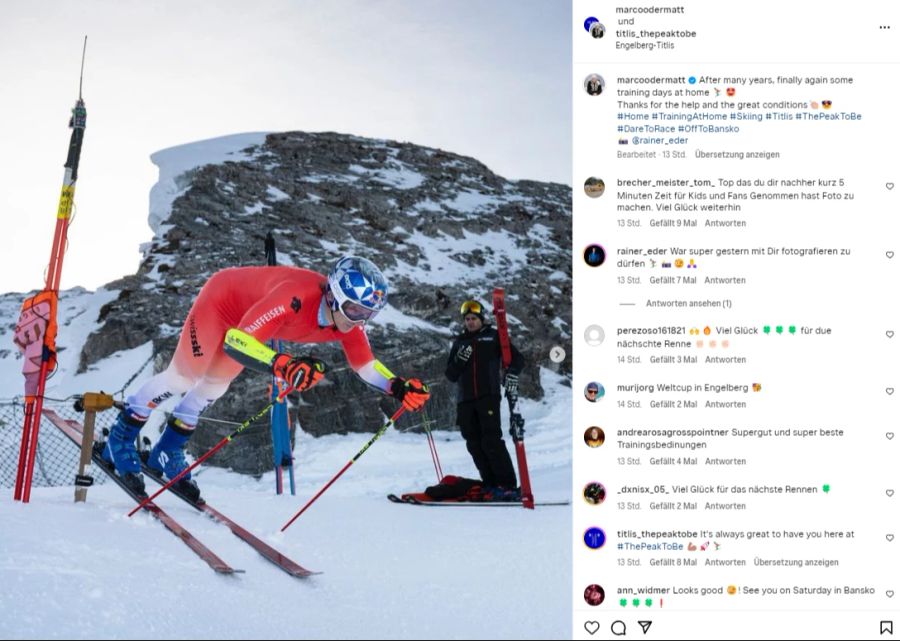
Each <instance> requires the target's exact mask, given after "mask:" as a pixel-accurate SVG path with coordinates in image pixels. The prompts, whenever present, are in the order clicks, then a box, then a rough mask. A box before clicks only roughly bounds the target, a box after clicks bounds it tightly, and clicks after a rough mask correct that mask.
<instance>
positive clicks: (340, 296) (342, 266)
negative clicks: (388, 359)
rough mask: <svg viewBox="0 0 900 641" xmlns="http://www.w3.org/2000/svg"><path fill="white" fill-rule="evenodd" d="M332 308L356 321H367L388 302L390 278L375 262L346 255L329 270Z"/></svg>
mask: <svg viewBox="0 0 900 641" xmlns="http://www.w3.org/2000/svg"><path fill="white" fill-rule="evenodd" d="M328 290H329V291H330V292H331V295H332V301H331V309H332V310H333V311H338V310H340V311H341V313H342V314H343V315H344V316H346V317H347V319H348V320H349V321H351V322H353V323H365V322H366V321H368V320H371V319H372V318H374V317H375V314H377V313H378V312H380V311H381V310H382V309H383V308H384V306H385V305H386V304H387V290H388V284H387V280H385V278H384V274H382V273H381V270H379V269H378V268H377V267H376V266H375V265H374V263H372V261H370V260H366V259H365V258H359V257H358V256H344V257H343V258H341V259H340V260H339V261H338V262H337V263H335V265H334V267H333V268H332V269H331V273H329V274H328Z"/></svg>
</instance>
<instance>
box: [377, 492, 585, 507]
mask: <svg viewBox="0 0 900 641" xmlns="http://www.w3.org/2000/svg"><path fill="white" fill-rule="evenodd" d="M387 498H388V500H389V501H391V502H392V503H403V504H404V505H426V506H453V507H479V506H482V505H483V506H485V507H519V506H521V505H522V504H521V503H520V502H519V501H463V500H459V499H443V500H440V501H428V500H423V499H419V498H415V497H413V496H410V495H409V494H404V495H403V497H399V496H397V495H396V494H388V495H387ZM534 505H535V506H536V507H549V506H559V505H570V503H569V501H537V502H535V503H534Z"/></svg>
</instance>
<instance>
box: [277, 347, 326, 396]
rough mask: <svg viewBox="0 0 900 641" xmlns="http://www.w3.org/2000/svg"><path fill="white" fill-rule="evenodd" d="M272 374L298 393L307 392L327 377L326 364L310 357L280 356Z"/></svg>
mask: <svg viewBox="0 0 900 641" xmlns="http://www.w3.org/2000/svg"><path fill="white" fill-rule="evenodd" d="M272 373H273V374H274V375H275V376H277V377H278V378H280V379H281V380H283V381H285V382H287V383H288V384H290V386H291V387H292V388H293V389H295V390H296V391H298V392H305V391H306V390H308V389H309V388H310V387H312V386H313V385H315V384H316V383H318V382H319V381H321V380H322V378H323V377H324V376H325V363H323V362H322V361H320V360H319V359H318V358H312V357H309V356H291V355H290V354H278V355H277V356H276V357H275V360H274V361H272Z"/></svg>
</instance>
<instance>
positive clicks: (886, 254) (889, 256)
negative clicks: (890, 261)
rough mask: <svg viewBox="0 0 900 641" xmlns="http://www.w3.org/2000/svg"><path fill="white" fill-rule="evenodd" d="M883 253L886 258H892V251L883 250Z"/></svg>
mask: <svg viewBox="0 0 900 641" xmlns="http://www.w3.org/2000/svg"><path fill="white" fill-rule="evenodd" d="M884 255H885V256H887V257H888V258H893V257H894V252H884Z"/></svg>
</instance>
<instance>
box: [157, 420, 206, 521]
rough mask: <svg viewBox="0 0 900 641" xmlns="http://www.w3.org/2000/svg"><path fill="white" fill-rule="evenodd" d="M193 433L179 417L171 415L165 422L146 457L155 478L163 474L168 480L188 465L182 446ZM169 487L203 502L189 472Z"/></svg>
mask: <svg viewBox="0 0 900 641" xmlns="http://www.w3.org/2000/svg"><path fill="white" fill-rule="evenodd" d="M193 433H194V430H193V429H190V428H189V427H187V425H186V424H185V423H184V422H183V421H182V420H181V419H178V418H175V417H174V416H173V417H171V418H170V419H169V421H168V423H166V430H165V431H164V432H163V434H162V436H160V437H159V440H158V441H157V442H156V445H155V446H154V447H153V449H152V450H150V455H149V456H148V457H147V467H148V468H149V470H150V472H152V473H153V475H154V476H156V477H157V478H162V476H163V475H165V477H166V478H167V479H169V480H172V479H174V478H175V477H176V476H178V475H179V474H181V472H182V471H184V469H185V468H186V467H188V464H187V461H186V460H185V458H184V447H185V445H187V442H188V440H189V439H190V438H191V435H192V434H193ZM170 489H171V490H172V491H173V492H175V493H176V494H180V495H181V496H183V497H184V498H185V499H187V500H188V501H190V502H191V503H196V504H198V505H201V504H203V503H204V502H205V501H204V500H203V499H202V498H200V488H199V487H197V482H196V481H194V480H193V479H191V473H190V472H188V473H187V474H185V475H184V476H182V477H181V478H180V479H178V482H176V483H175V484H174V485H173V486H172V487H171V488H170Z"/></svg>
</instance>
